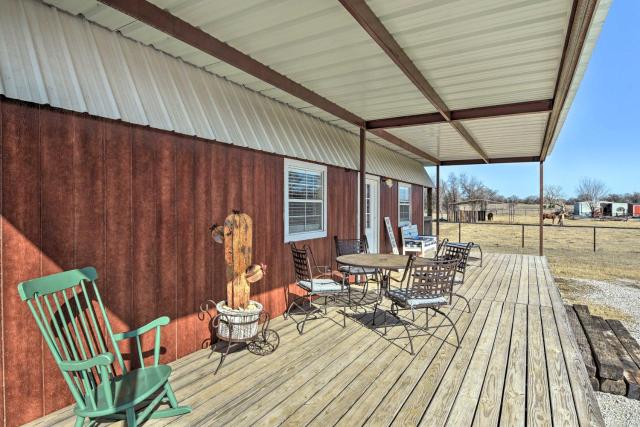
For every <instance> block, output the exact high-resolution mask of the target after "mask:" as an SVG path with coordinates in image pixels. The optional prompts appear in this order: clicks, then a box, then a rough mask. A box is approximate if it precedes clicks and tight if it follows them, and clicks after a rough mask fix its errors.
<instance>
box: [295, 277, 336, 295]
mask: <svg viewBox="0 0 640 427" xmlns="http://www.w3.org/2000/svg"><path fill="white" fill-rule="evenodd" d="M298 286H300V287H301V288H302V289H304V290H306V291H308V292H319V293H322V292H327V293H329V292H341V291H342V290H343V288H342V285H341V284H340V283H338V282H336V281H335V280H333V279H328V278H326V279H313V281H309V280H301V281H299V282H298Z"/></svg>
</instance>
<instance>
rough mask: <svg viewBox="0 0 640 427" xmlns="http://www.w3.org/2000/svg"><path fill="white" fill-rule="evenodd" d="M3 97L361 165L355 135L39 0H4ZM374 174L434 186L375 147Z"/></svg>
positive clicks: (407, 163) (409, 162)
mask: <svg viewBox="0 0 640 427" xmlns="http://www.w3.org/2000/svg"><path fill="white" fill-rule="evenodd" d="M0 6H1V7H2V11H3V13H2V14H0V41H2V43H1V45H0V93H2V94H4V95H6V96H7V97H9V98H15V99H20V100H25V101H30V102H36V103H39V104H50V105H52V106H54V107H59V108H64V109H67V110H72V111H78V112H88V113H90V114H93V115H96V116H100V117H107V118H110V119H121V120H123V121H126V122H130V123H135V124H140V125H149V126H151V127H153V128H156V129H163V130H168V131H175V132H178V133H181V134H185V135H196V136H199V137H202V138H206V139H215V140H218V141H221V142H226V143H232V144H235V145H239V146H243V147H249V148H252V149H256V150H261V151H266V152H272V153H277V154H281V155H286V156H291V157H298V158H302V159H308V160H313V161H317V162H322V163H327V164H330V165H336V166H340V167H345V168H351V169H358V154H357V153H358V138H357V136H356V135H354V134H352V133H350V132H347V131H345V130H343V129H340V128H338V127H336V126H332V125H330V124H328V123H326V122H324V121H321V120H319V119H317V118H315V117H312V116H311V115H309V114H304V113H302V112H300V111H298V110H296V109H293V108H291V107H289V106H287V105H284V104H282V103H280V102H276V101H274V100H272V99H269V98H267V97H265V96H264V95H261V94H259V93H257V92H253V91H250V90H248V89H246V88H243V87H241V86H239V85H237V84H235V83H232V82H230V81H228V80H225V79H223V78H220V77H217V76H214V75H212V74H210V73H207V72H205V71H203V70H201V69H198V68H196V67H194V66H192V65H190V64H187V63H185V62H183V61H181V60H179V59H176V58H174V57H171V56H169V55H167V54H166V53H163V52H161V51H159V50H156V49H154V48H152V47H149V46H144V45H143V44H141V43H138V42H135V41H133V40H130V39H128V38H125V37H123V36H122V35H121V34H119V33H115V32H111V31H109V30H107V29H105V28H102V27H99V26H97V25H95V24H92V23H89V22H88V21H87V20H86V19H84V18H82V17H75V16H71V15H68V14H67V13H64V12H59V11H58V10H57V9H55V8H54V7H51V6H47V5H44V4H42V3H40V2H37V1H34V0H0ZM369 146H370V147H371V148H370V149H369V156H368V158H369V162H370V163H369V164H368V165H367V169H368V171H369V172H370V173H373V174H377V175H384V176H389V177H392V178H395V179H401V180H404V181H408V182H413V183H416V184H420V185H428V182H429V180H428V177H427V175H426V172H425V171H424V168H423V166H422V164H420V163H419V162H417V161H415V160H413V159H410V158H408V157H405V156H403V155H401V154H399V153H396V152H393V151H391V150H388V149H386V148H383V147H381V146H379V145H376V144H373V143H371V142H370V143H369Z"/></svg>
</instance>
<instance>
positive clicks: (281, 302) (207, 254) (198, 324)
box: [0, 98, 421, 426]
mask: <svg viewBox="0 0 640 427" xmlns="http://www.w3.org/2000/svg"><path fill="white" fill-rule="evenodd" d="M0 139H1V144H2V157H1V158H0V173H1V176H2V180H1V182H0V190H1V197H0V200H1V209H2V230H1V231H2V233H0V241H1V244H2V249H3V251H2V256H1V257H0V266H1V267H0V268H2V290H3V293H2V303H1V304H0V316H1V322H0V324H1V327H2V329H3V334H4V342H3V343H2V351H3V352H4V363H5V365H4V366H6V367H10V369H0V380H1V381H2V387H3V392H4V395H5V402H6V404H5V406H4V407H1V408H0V417H1V418H0V424H3V423H6V424H7V425H10V426H13V425H19V424H22V423H24V422H27V421H29V420H33V419H35V418H38V417H40V416H42V415H44V414H45V413H48V412H51V411H53V410H55V409H58V408H60V407H62V406H64V405H67V404H69V403H70V402H71V399H70V396H69V392H68V390H67V387H66V385H65V384H64V382H63V381H62V378H61V376H60V374H59V372H58V369H57V367H56V366H55V364H54V363H53V361H52V360H51V358H50V356H49V352H48V350H46V349H45V352H44V357H43V353H42V349H43V344H42V339H41V336H40V332H39V331H38V329H37V327H36V325H35V322H34V320H33V318H32V317H31V314H30V313H29V312H28V309H27V307H26V305H24V304H22V303H21V302H20V301H19V298H18V295H17V287H16V285H17V283H18V282H20V281H22V280H25V279H29V278H33V277H38V276H40V275H42V274H46V273H53V272H56V271H60V270H63V269H68V268H73V267H82V266H86V265H95V266H96V267H97V268H98V273H99V280H98V284H99V286H100V289H101V293H102V296H103V298H104V301H105V304H106V307H107V310H108V312H109V314H110V320H111V322H112V324H113V327H114V329H115V330H116V331H123V330H127V329H130V328H134V327H137V326H140V325H142V324H144V323H146V322H148V321H150V320H152V319H153V318H155V317H157V316H161V315H168V316H170V317H171V318H172V322H171V324H170V325H169V326H168V327H166V328H164V329H163V337H162V345H163V347H164V348H163V354H162V360H163V361H165V362H167V361H171V360H174V359H175V358H176V357H180V356H183V355H186V354H188V353H191V352H193V351H195V350H197V349H200V348H202V347H203V346H206V345H207V344H208V339H209V338H210V332H209V329H208V324H207V322H206V320H199V319H198V316H197V314H198V307H199V306H200V304H201V303H202V302H204V301H205V300H206V299H213V300H216V301H219V300H221V299H223V298H224V297H225V289H226V286H225V284H226V277H225V268H224V261H223V253H222V250H223V247H222V246H221V245H217V244H214V243H213V242H212V241H211V239H210V237H209V232H208V227H209V226H210V225H211V224H212V223H214V222H217V223H222V222H223V221H224V218H225V217H226V215H227V214H229V213H230V212H231V210H232V209H240V210H242V211H245V212H247V213H249V214H250V215H251V216H252V217H253V220H254V260H255V261H257V262H265V263H266V264H267V265H268V270H267V275H266V277H265V279H263V280H262V281H260V282H258V284H257V285H255V287H254V288H252V296H253V297H254V298H256V299H257V300H258V301H260V302H261V303H263V304H264V305H265V307H266V308H267V310H269V311H270V312H271V314H272V315H274V316H275V315H279V314H280V313H282V312H283V311H284V310H285V308H286V292H287V286H286V285H287V284H288V283H292V282H293V272H292V269H291V261H290V252H289V248H288V246H287V245H286V244H284V224H283V204H284V194H283V188H284V162H283V158H282V157H281V156H276V155H271V154H267V153H262V152H257V151H252V150H247V149H242V148H239V147H234V146H230V145H226V144H220V143H216V142H211V141H204V140H201V139H197V138H190V137H186V136H180V135H177V134H173V133H169V132H162V131H157V130H153V129H150V128H146V127H141V126H134V125H129V124H125V123H122V122H117V121H111V120H106V119H97V118H93V117H90V116H88V115H86V114H75V113H68V112H64V111H60V110H56V109H52V108H48V107H39V106H37V105H33V104H28V103H21V102H14V101H9V100H6V99H4V98H0ZM357 176H358V175H357V173H356V172H355V171H350V170H345V169H344V168H338V167H331V166H329V167H328V177H327V179H328V199H329V200H328V210H327V213H328V231H327V237H326V238H323V239H315V240H312V241H308V242H300V243H301V244H305V243H308V244H310V245H311V247H312V248H313V250H314V252H315V255H316V257H317V258H318V261H319V262H320V263H322V264H327V265H329V264H331V263H332V261H333V257H334V249H333V236H334V235H338V236H341V237H354V236H355V234H356V206H357V200H356V197H357V185H358V182H357ZM414 191H415V190H414ZM414 197H417V192H416V195H415V196H414ZM380 205H381V236H382V239H381V242H382V248H384V247H385V244H386V231H385V230H384V225H383V221H382V218H384V216H391V218H392V221H393V223H394V225H396V224H397V212H398V206H397V184H394V187H393V188H391V189H388V188H387V187H386V186H385V185H382V186H381V200H380ZM420 209H421V208H418V206H417V205H416V206H414V212H418V211H419V210H420ZM414 216H415V214H414ZM420 218H421V216H420ZM414 221H415V222H417V223H418V224H420V223H421V219H420V221H418V220H417V219H416V220H414ZM396 232H397V230H396ZM291 291H292V292H296V291H295V290H294V289H293V288H292V289H291ZM152 339H153V336H152V335H151V336H149V337H148V338H147V339H145V341H144V344H143V346H144V347H145V350H148V349H150V348H151V340H152ZM123 350H124V352H125V353H128V352H130V351H131V350H135V349H134V348H129V344H128V343H125V347H124V348H123ZM25 355H28V356H29V357H28V358H27V357H25ZM125 357H126V359H128V360H127V363H134V364H135V358H133V360H131V359H132V358H131V357H130V356H129V355H126V354H125ZM147 357H150V354H148V353H147ZM1 360H2V358H0V361H1ZM0 368H2V365H0ZM25 396H29V399H25ZM0 406H1V405H0Z"/></svg>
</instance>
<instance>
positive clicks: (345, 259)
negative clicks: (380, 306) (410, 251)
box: [336, 254, 430, 297]
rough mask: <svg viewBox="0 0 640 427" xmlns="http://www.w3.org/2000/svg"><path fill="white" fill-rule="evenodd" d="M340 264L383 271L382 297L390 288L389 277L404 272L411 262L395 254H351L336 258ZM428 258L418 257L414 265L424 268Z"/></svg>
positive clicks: (407, 258) (379, 291)
mask: <svg viewBox="0 0 640 427" xmlns="http://www.w3.org/2000/svg"><path fill="white" fill-rule="evenodd" d="M336 261H337V262H338V263H339V264H343V265H350V266H352V267H364V268H376V269H378V270H380V271H382V282H381V283H380V289H378V295H379V297H381V296H382V290H383V289H388V288H389V282H390V279H389V276H390V274H391V272H392V271H398V270H402V269H403V268H405V267H406V266H407V261H409V256H408V255H395V254H351V255H342V256H339V257H338V258H336ZM429 261H430V260H429V259H428V258H420V257H416V259H415V261H414V263H413V265H414V266H416V267H423V266H425V265H427V264H428V263H429Z"/></svg>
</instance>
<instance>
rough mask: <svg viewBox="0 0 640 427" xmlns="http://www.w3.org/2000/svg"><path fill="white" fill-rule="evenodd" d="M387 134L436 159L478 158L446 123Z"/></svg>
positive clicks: (408, 128) (414, 127) (392, 131)
mask: <svg viewBox="0 0 640 427" xmlns="http://www.w3.org/2000/svg"><path fill="white" fill-rule="evenodd" d="M389 132H390V133H392V134H394V135H396V136H398V137H399V138H402V139H403V140H405V141H407V142H408V143H410V144H412V145H414V146H416V147H418V148H419V149H421V150H423V151H425V152H427V153H428V154H431V155H432V156H435V157H436V158H438V159H447V160H469V159H476V158H478V154H477V153H476V152H475V151H473V150H469V144H468V143H467V142H466V141H465V140H464V139H462V137H461V136H460V135H459V134H458V133H457V132H456V131H455V130H454V129H453V128H452V127H451V126H450V125H449V124H447V123H438V124H435V125H423V126H412V127H404V128H397V129H389Z"/></svg>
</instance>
